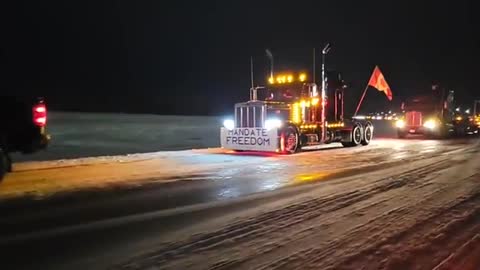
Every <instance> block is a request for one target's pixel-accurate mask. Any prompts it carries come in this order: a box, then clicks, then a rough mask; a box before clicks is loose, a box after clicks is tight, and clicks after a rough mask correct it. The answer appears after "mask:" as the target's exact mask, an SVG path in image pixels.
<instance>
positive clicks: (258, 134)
mask: <svg viewBox="0 0 480 270" xmlns="http://www.w3.org/2000/svg"><path fill="white" fill-rule="evenodd" d="M278 133H279V132H278V129H276V128H273V129H268V130H267V129H266V128H234V129H231V130H230V129H226V128H224V127H222V128H221V129H220V145H221V146H222V148H225V149H230V150H244V151H262V152H279V151H280V136H279V135H278Z"/></svg>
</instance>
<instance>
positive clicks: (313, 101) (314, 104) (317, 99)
mask: <svg viewBox="0 0 480 270" xmlns="http://www.w3.org/2000/svg"><path fill="white" fill-rule="evenodd" d="M318 102H320V99H319V98H314V99H312V105H313V106H316V105H318Z"/></svg>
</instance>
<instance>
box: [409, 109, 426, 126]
mask: <svg viewBox="0 0 480 270" xmlns="http://www.w3.org/2000/svg"><path fill="white" fill-rule="evenodd" d="M405 120H406V124H407V126H409V127H420V126H422V125H423V119H422V113H421V112H406V113H405Z"/></svg>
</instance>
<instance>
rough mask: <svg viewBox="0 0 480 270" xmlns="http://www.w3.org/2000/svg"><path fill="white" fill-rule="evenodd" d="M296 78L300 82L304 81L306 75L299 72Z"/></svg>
mask: <svg viewBox="0 0 480 270" xmlns="http://www.w3.org/2000/svg"><path fill="white" fill-rule="evenodd" d="M298 80H299V81H301V82H304V81H306V80H307V75H306V74H305V73H301V74H300V76H298Z"/></svg>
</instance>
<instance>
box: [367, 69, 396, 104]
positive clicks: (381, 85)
mask: <svg viewBox="0 0 480 270" xmlns="http://www.w3.org/2000/svg"><path fill="white" fill-rule="evenodd" d="M368 85H369V86H372V87H375V88H376V89H377V90H378V91H380V92H384V93H385V95H387V98H388V100H392V97H393V94H392V89H390V86H388V83H387V81H386V80H385V77H383V74H382V72H381V71H380V69H379V68H378V66H375V69H374V70H373V73H372V77H370V81H368Z"/></svg>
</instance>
